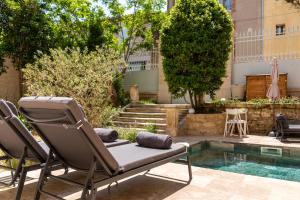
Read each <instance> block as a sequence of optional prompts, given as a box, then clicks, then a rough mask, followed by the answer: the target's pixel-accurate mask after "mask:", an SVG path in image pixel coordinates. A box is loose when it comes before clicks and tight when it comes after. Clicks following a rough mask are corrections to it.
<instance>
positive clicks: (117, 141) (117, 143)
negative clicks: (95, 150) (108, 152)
mask: <svg viewBox="0 0 300 200" xmlns="http://www.w3.org/2000/svg"><path fill="white" fill-rule="evenodd" d="M124 144H129V141H128V140H120V139H117V140H115V141H113V142H104V145H105V146H106V147H107V148H110V147H115V146H119V145H124Z"/></svg>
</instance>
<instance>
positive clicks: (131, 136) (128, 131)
mask: <svg viewBox="0 0 300 200" xmlns="http://www.w3.org/2000/svg"><path fill="white" fill-rule="evenodd" d="M112 128H113V129H115V130H116V131H117V132H118V133H119V138H120V139H123V140H128V141H130V142H136V136H137V133H138V130H136V129H134V128H121V127H112Z"/></svg>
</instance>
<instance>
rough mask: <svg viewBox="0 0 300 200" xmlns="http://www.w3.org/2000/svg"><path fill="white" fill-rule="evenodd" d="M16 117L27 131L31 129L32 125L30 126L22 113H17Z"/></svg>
mask: <svg viewBox="0 0 300 200" xmlns="http://www.w3.org/2000/svg"><path fill="white" fill-rule="evenodd" d="M18 118H19V120H20V121H21V122H22V123H23V124H24V126H25V127H26V128H27V129H28V130H29V131H32V127H31V126H30V124H29V123H28V121H27V119H26V118H25V117H24V116H23V115H22V114H20V115H18Z"/></svg>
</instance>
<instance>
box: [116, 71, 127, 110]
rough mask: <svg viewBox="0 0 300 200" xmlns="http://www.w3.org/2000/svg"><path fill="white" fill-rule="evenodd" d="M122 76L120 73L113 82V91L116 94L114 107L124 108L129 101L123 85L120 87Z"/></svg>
mask: <svg viewBox="0 0 300 200" xmlns="http://www.w3.org/2000/svg"><path fill="white" fill-rule="evenodd" d="M123 78H124V76H123V74H121V73H118V75H117V76H116V77H115V79H114V81H113V89H114V90H115V92H116V95H115V98H116V99H115V101H114V102H115V103H114V104H115V105H118V106H125V105H127V104H128V103H129V102H130V100H129V97H128V95H127V94H126V92H125V90H124V88H123V85H122V80H123Z"/></svg>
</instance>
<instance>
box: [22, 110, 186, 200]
mask: <svg viewBox="0 0 300 200" xmlns="http://www.w3.org/2000/svg"><path fill="white" fill-rule="evenodd" d="M22 111H23V110H22V109H21V112H22ZM22 113H23V114H24V116H25V117H26V118H27V119H29V123H31V124H32V126H34V128H35V129H36V131H38V133H39V134H40V136H41V137H42V138H43V140H44V141H45V142H46V143H47V145H48V146H49V148H50V152H49V155H48V158H47V161H46V163H45V166H44V168H43V169H42V171H41V174H40V178H39V181H38V184H37V188H36V192H35V198H34V199H35V200H38V199H40V196H41V194H45V195H48V196H51V197H54V198H57V199H63V198H61V197H59V196H57V195H55V194H53V193H51V192H48V191H45V190H44V189H43V186H44V185H45V181H46V180H47V179H48V178H52V179H56V180H60V181H62V182H64V183H68V184H71V185H76V186H79V187H81V188H82V189H83V191H82V194H81V199H91V200H93V199H95V198H96V193H97V188H99V187H101V186H104V185H107V184H111V183H114V182H117V181H119V180H122V179H124V178H127V177H130V176H132V175H135V174H138V173H141V172H144V171H149V170H151V169H152V168H155V167H158V166H161V165H163V164H166V163H169V162H172V161H176V160H178V159H180V158H182V157H186V162H187V167H188V173H189V180H188V181H186V182H187V184H189V183H190V182H191V180H192V170H191V160H190V156H189V154H188V151H185V152H182V153H179V154H177V155H174V156H171V157H169V158H165V159H162V160H158V161H156V162H153V163H150V164H147V165H144V166H142V167H139V168H136V169H132V170H130V171H127V172H124V173H119V172H115V173H114V172H112V171H111V170H110V169H109V167H108V166H107V165H106V163H105V161H104V160H103V159H102V158H101V156H99V155H98V153H97V151H96V150H95V147H94V146H93V145H92V143H91V141H89V138H87V137H86V136H85V135H84V133H83V131H84V130H82V128H81V127H82V126H83V125H84V123H87V122H83V121H81V120H80V121H77V122H75V123H74V124H63V126H64V127H65V128H67V129H72V128H73V129H77V130H79V134H80V136H81V137H82V139H83V140H84V141H85V142H86V145H87V146H89V147H90V148H91V149H92V152H93V154H94V155H93V157H94V159H93V162H92V163H91V164H90V168H89V170H87V171H84V172H87V176H86V178H85V181H84V183H83V184H82V183H79V182H76V181H73V180H71V179H67V178H64V177H62V176H55V175H52V174H51V169H50V168H51V166H52V164H53V163H52V160H53V157H54V156H55V157H56V158H57V159H58V160H59V161H60V162H61V163H62V164H63V165H64V166H67V167H70V168H72V166H68V164H67V163H66V162H65V161H64V159H63V158H62V157H61V156H60V155H59V152H57V151H56V149H55V148H54V147H53V146H52V145H51V143H50V142H49V141H48V139H47V137H46V136H44V135H43V133H42V132H41V131H40V130H39V128H38V126H37V124H42V123H46V124H47V123H53V122H57V121H60V120H62V119H65V118H67V117H68V116H70V113H69V112H68V111H66V112H65V115H66V116H65V117H61V118H57V119H47V120H39V119H34V118H33V117H30V116H27V115H26V112H24V111H23V112H22ZM71 119H72V118H71ZM52 125H53V124H52ZM58 126H61V124H59V125H58ZM97 163H100V164H101V166H102V167H103V171H101V173H102V175H105V176H106V177H105V178H103V179H101V180H95V178H94V175H95V173H98V172H100V171H97V170H96V164H97ZM75 170H78V169H75ZM78 171H82V170H78Z"/></svg>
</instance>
